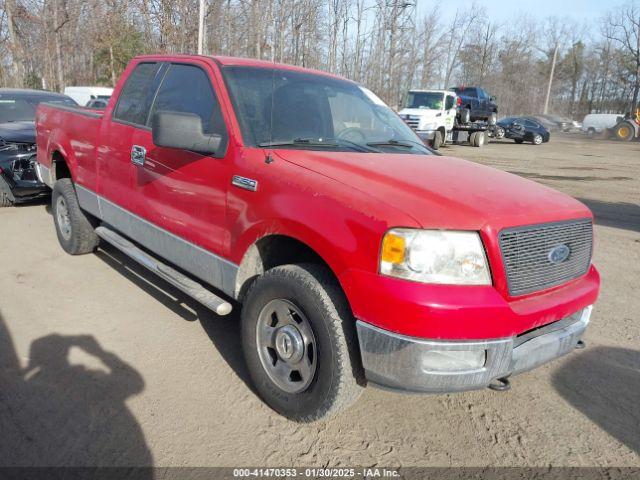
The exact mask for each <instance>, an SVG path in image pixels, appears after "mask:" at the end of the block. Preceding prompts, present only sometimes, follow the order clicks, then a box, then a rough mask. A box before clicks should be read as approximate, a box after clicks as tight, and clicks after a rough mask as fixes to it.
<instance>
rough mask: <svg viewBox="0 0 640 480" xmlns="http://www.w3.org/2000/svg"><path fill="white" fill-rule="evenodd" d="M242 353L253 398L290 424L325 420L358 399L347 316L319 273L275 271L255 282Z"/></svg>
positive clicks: (331, 283) (324, 273)
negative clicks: (251, 383)
mask: <svg viewBox="0 0 640 480" xmlns="http://www.w3.org/2000/svg"><path fill="white" fill-rule="evenodd" d="M242 345H243V350H244V356H245V359H246V362H247V366H248V369H249V373H250V374H251V378H252V380H253V382H254V385H255V387H256V389H257V391H258V393H259V394H260V396H261V397H262V398H263V400H264V401H265V402H266V403H267V404H268V405H269V406H270V407H271V408H273V409H274V410H275V411H277V412H278V413H280V414H282V415H284V416H286V417H288V418H290V419H292V420H295V421H298V422H311V421H315V420H318V419H320V418H325V417H328V416H331V415H333V414H335V413H337V412H339V411H341V410H343V409H345V408H347V407H348V406H349V405H350V404H351V403H352V402H354V401H355V400H356V399H357V398H358V396H359V395H360V393H361V391H362V387H361V386H360V385H359V384H358V382H357V381H356V378H358V377H360V375H361V374H360V373H359V372H360V367H359V363H358V360H357V358H358V355H357V352H358V351H357V342H356V337H355V331H354V325H353V318H352V315H351V313H350V310H349V308H348V305H347V303H346V299H345V298H344V294H342V291H341V290H340V288H339V286H338V285H337V283H336V281H335V280H334V278H333V276H332V275H331V273H330V272H329V271H328V270H327V269H325V268H323V267H320V266H318V265H312V264H302V265H284V266H280V267H275V268H273V269H271V270H269V271H267V272H266V273H265V274H264V275H262V276H261V277H259V278H258V279H257V280H255V282H254V284H253V285H252V286H251V288H250V290H249V292H248V293H247V296H246V299H245V302H244V305H243V308H242Z"/></svg>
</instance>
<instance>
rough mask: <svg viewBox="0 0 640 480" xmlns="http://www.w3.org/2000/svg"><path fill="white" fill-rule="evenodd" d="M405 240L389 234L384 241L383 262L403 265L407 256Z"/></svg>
mask: <svg viewBox="0 0 640 480" xmlns="http://www.w3.org/2000/svg"><path fill="white" fill-rule="evenodd" d="M405 247H406V243H405V239H404V238H403V237H400V236H398V235H395V234H394V233H391V232H388V233H387V234H386V235H385V236H384V238H383V240H382V254H381V260H382V261H383V262H388V263H402V262H404V255H405Z"/></svg>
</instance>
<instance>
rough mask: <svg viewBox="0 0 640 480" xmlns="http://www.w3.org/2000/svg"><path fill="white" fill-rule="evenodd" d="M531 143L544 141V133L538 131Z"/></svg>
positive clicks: (536, 143) (535, 143) (538, 143)
mask: <svg viewBox="0 0 640 480" xmlns="http://www.w3.org/2000/svg"><path fill="white" fill-rule="evenodd" d="M531 143H533V144H534V145H540V144H541V143H542V135H540V134H539V133H536V134H535V135H534V136H533V140H531Z"/></svg>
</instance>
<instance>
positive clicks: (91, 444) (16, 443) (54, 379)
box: [0, 314, 153, 478]
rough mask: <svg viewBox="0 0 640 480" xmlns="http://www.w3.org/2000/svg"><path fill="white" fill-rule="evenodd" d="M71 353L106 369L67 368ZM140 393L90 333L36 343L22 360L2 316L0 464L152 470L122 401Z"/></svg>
mask: <svg viewBox="0 0 640 480" xmlns="http://www.w3.org/2000/svg"><path fill="white" fill-rule="evenodd" d="M72 348H78V349H80V350H82V351H83V352H84V353H85V354H86V355H89V356H92V357H94V358H95V359H97V360H99V361H100V362H101V363H102V365H103V366H104V367H105V369H106V370H107V371H108V372H107V371H104V370H98V369H88V368H86V367H85V366H80V365H71V364H70V363H69V358H68V357H69V351H70V349H72ZM22 363H27V365H26V367H23V366H22ZM143 389H144V381H143V379H142V377H141V376H140V374H139V373H138V372H137V371H136V370H135V369H133V368H132V367H131V366H130V365H128V364H127V363H125V362H124V361H123V360H121V359H120V358H119V357H118V356H117V355H115V354H113V353H111V352H108V351H106V350H104V349H103V347H102V346H101V345H100V344H99V343H98V342H97V341H96V340H95V338H94V337H92V336H90V335H79V336H67V335H57V334H53V335H47V336H44V337H41V338H38V339H36V340H34V341H33V343H32V344H31V347H30V351H29V359H28V362H20V359H19V358H18V356H17V354H16V351H15V348H14V345H13V341H12V338H11V335H10V332H9V330H8V328H7V326H6V324H5V322H4V319H3V318H2V315H1V314H0V466H3V467H6V466H14V467H16V466H27V467H34V466H151V465H153V457H152V455H151V452H150V450H149V448H148V446H147V443H146V441H145V438H144V434H143V433H142V429H141V428H140V426H139V424H138V422H137V420H136V418H135V417H134V416H133V414H132V413H131V412H130V411H129V409H128V408H127V406H126V404H125V401H126V399H128V398H129V397H131V396H133V395H136V394H138V393H140V392H141V391H142V390H143ZM138 474H139V477H138V478H152V476H153V472H152V471H151V470H150V469H149V470H145V471H139V472H138Z"/></svg>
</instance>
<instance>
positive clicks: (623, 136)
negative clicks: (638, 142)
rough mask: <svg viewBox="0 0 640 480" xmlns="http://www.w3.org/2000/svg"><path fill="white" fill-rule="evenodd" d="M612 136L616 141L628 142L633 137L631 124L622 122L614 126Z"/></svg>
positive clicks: (633, 128)
mask: <svg viewBox="0 0 640 480" xmlns="http://www.w3.org/2000/svg"><path fill="white" fill-rule="evenodd" d="M613 133H614V136H615V137H616V140H622V141H623V142H630V141H631V140H632V139H633V137H634V136H635V127H634V126H633V124H632V123H631V122H622V123H620V124H618V125H616V127H615V130H614V132H613Z"/></svg>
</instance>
